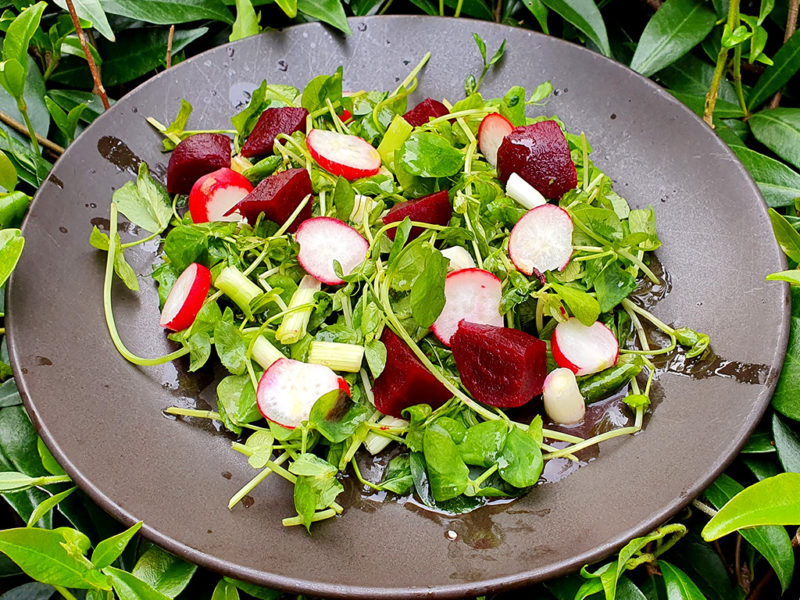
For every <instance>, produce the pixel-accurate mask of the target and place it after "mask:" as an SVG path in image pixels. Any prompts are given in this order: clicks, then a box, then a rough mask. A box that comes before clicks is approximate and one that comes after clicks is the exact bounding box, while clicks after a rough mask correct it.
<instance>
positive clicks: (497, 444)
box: [458, 420, 508, 467]
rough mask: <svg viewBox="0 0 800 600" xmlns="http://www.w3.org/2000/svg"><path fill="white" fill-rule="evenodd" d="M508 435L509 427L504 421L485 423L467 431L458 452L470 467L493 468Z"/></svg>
mask: <svg viewBox="0 0 800 600" xmlns="http://www.w3.org/2000/svg"><path fill="white" fill-rule="evenodd" d="M507 435H508V426H507V425H506V423H505V422H504V421H502V420H497V421H483V422H481V423H478V424H477V425H473V426H472V427H470V428H469V429H467V435H466V436H465V437H464V440H463V441H462V442H461V443H460V444H459V445H458V451H459V452H460V453H461V458H462V459H463V460H464V462H465V463H467V464H468V465H475V466H478V467H491V466H492V465H493V464H494V463H495V462H497V457H498V455H499V454H500V451H501V450H502V449H503V444H504V443H505V441H506V436H507Z"/></svg>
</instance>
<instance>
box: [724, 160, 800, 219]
mask: <svg viewBox="0 0 800 600" xmlns="http://www.w3.org/2000/svg"><path fill="white" fill-rule="evenodd" d="M731 150H733V151H734V152H735V153H736V156H738V157H739V160H741V161H742V164H743V165H744V166H745V168H746V169H747V170H748V171H749V173H750V175H751V176H752V177H753V179H754V180H755V182H756V185H758V189H759V190H761V193H762V194H763V195H764V200H766V202H767V205H768V206H771V207H774V208H777V207H781V206H791V205H792V204H794V200H795V198H800V173H798V172H797V171H794V170H793V169H791V168H789V167H788V166H786V165H785V164H784V163H782V162H780V161H779V160H775V159H774V158H770V157H769V156H766V155H764V154H761V153H759V152H756V151H755V150H751V149H750V148H745V147H744V146H740V145H736V146H731Z"/></svg>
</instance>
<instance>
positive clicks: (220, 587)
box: [211, 0, 239, 600]
mask: <svg viewBox="0 0 800 600" xmlns="http://www.w3.org/2000/svg"><path fill="white" fill-rule="evenodd" d="M238 1H239V0H237V2H238ZM211 600H239V589H238V588H237V587H236V586H235V585H234V584H232V583H230V582H228V581H226V580H224V579H221V580H220V582H219V583H218V584H217V585H216V587H215V588H214V593H212V594H211Z"/></svg>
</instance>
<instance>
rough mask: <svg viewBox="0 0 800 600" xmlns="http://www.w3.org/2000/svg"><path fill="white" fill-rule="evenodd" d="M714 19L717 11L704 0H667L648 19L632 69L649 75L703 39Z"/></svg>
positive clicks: (712, 25) (673, 60) (632, 62)
mask: <svg viewBox="0 0 800 600" xmlns="http://www.w3.org/2000/svg"><path fill="white" fill-rule="evenodd" d="M715 21H716V15H715V14H714V11H713V10H711V9H710V8H709V7H708V6H707V5H706V3H705V2H703V1H702V0H667V2H665V3H664V4H663V6H661V8H660V9H659V10H658V12H656V13H655V14H654V15H653V16H652V17H651V18H650V20H649V21H648V22H647V25H646V26H645V28H644V31H643V32H642V36H641V37H640V38H639V43H638V45H637V46H636V52H635V53H634V55H633V59H632V60H631V69H633V70H634V71H637V72H639V73H641V74H642V75H644V76H645V77H649V76H650V75H652V74H653V73H655V72H656V71H659V70H661V69H663V68H664V67H666V66H667V65H669V64H671V63H673V62H675V61H676V60H678V59H679V58H680V57H681V56H683V55H684V54H686V53H687V52H688V51H689V50H691V49H692V48H694V47H695V46H696V45H697V44H699V43H700V42H701V41H703V39H704V38H705V37H706V36H707V35H708V34H709V32H710V31H711V29H712V28H713V27H714V22H715Z"/></svg>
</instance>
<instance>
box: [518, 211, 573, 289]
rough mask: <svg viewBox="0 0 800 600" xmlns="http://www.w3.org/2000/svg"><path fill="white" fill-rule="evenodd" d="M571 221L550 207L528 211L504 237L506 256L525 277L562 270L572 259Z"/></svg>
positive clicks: (562, 212)
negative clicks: (535, 273)
mask: <svg viewBox="0 0 800 600" xmlns="http://www.w3.org/2000/svg"><path fill="white" fill-rule="evenodd" d="M572 229H573V226H572V218H571V217H570V216H569V214H568V213H567V211H565V210H564V209H563V208H559V207H558V206H555V205H553V204H544V205H542V206H537V207H536V208H534V209H532V210H529V211H528V212H526V213H525V214H524V215H522V218H520V220H519V221H517V224H516V225H514V228H513V229H512V230H511V234H510V235H509V236H508V255H509V256H510V257H511V261H512V262H513V263H514V266H515V267H517V269H519V270H520V271H522V272H523V273H525V274H526V275H533V274H534V271H537V272H538V273H544V272H545V271H551V270H553V269H558V270H559V271H562V270H564V268H565V267H566V266H567V263H569V259H570V257H571V256H572Z"/></svg>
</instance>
